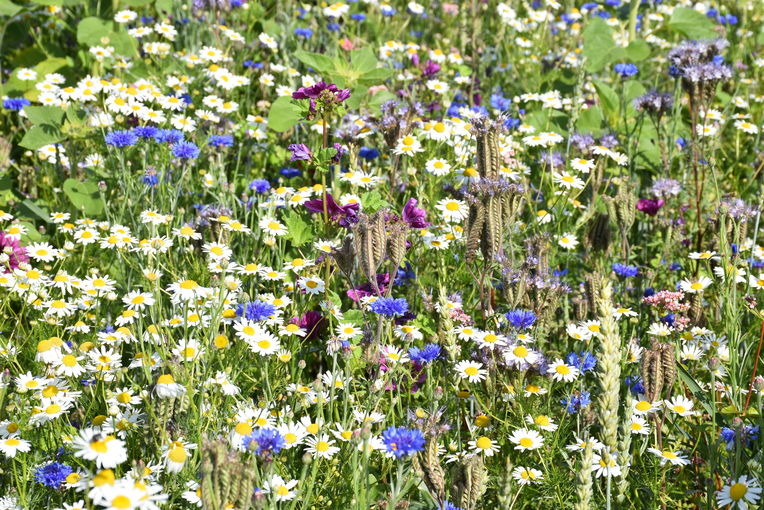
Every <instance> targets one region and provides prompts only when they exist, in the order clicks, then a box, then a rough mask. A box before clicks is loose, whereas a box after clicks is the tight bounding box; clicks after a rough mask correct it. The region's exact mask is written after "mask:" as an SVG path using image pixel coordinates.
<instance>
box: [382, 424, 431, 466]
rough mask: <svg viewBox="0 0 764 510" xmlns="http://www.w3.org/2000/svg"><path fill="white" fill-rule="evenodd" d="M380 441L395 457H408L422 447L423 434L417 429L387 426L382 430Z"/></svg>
mask: <svg viewBox="0 0 764 510" xmlns="http://www.w3.org/2000/svg"><path fill="white" fill-rule="evenodd" d="M382 442H383V443H385V448H386V449H387V451H388V452H389V453H392V454H393V455H394V456H395V458H397V459H400V458H401V457H410V456H411V455H414V454H415V453H416V452H418V451H421V450H422V449H424V436H423V435H422V432H420V431H419V430H417V429H407V428H406V427H398V428H396V427H388V428H387V429H386V430H385V431H384V432H382Z"/></svg>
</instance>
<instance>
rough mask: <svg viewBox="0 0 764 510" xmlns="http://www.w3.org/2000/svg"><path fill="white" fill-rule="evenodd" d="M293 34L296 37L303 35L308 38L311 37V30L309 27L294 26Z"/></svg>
mask: <svg viewBox="0 0 764 510" xmlns="http://www.w3.org/2000/svg"><path fill="white" fill-rule="evenodd" d="M294 35H296V36H298V37H304V38H305V39H310V38H311V37H313V30H311V29H309V28H295V29H294Z"/></svg>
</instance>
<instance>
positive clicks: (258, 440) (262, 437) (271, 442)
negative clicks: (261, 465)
mask: <svg viewBox="0 0 764 510" xmlns="http://www.w3.org/2000/svg"><path fill="white" fill-rule="evenodd" d="M243 443H244V448H245V449H246V450H255V454H256V455H259V456H266V455H275V454H277V453H279V452H280V451H281V450H282V448H284V446H286V441H285V440H284V437H283V436H282V435H281V434H280V433H279V431H278V430H276V429H257V430H255V431H254V432H252V433H251V434H250V435H248V436H247V437H245V438H244V441H243ZM253 443H254V444H253Z"/></svg>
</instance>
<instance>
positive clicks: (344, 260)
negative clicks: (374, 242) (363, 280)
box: [331, 235, 355, 278]
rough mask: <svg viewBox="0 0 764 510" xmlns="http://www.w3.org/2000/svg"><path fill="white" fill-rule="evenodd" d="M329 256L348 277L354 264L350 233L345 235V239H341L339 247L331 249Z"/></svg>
mask: <svg viewBox="0 0 764 510" xmlns="http://www.w3.org/2000/svg"><path fill="white" fill-rule="evenodd" d="M331 256H332V258H333V259H334V261H335V262H336V263H337V267H339V268H340V271H342V272H343V273H344V274H345V276H347V277H348V278H350V275H351V274H352V273H353V267H354V266H355V250H354V249H353V237H352V236H350V235H348V236H345V239H343V240H342V246H340V247H339V249H333V250H332V253H331Z"/></svg>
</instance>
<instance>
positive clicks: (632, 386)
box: [623, 375, 645, 395]
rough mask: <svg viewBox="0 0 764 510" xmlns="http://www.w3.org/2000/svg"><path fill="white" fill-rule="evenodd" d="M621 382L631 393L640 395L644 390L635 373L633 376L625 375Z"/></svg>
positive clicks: (640, 380)
mask: <svg viewBox="0 0 764 510" xmlns="http://www.w3.org/2000/svg"><path fill="white" fill-rule="evenodd" d="M623 382H625V383H626V386H628V387H629V391H630V392H631V393H632V394H633V395H640V394H642V393H644V392H645V386H644V385H643V384H642V379H641V378H640V377H639V376H638V375H635V376H634V377H626V378H624V380H623Z"/></svg>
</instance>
